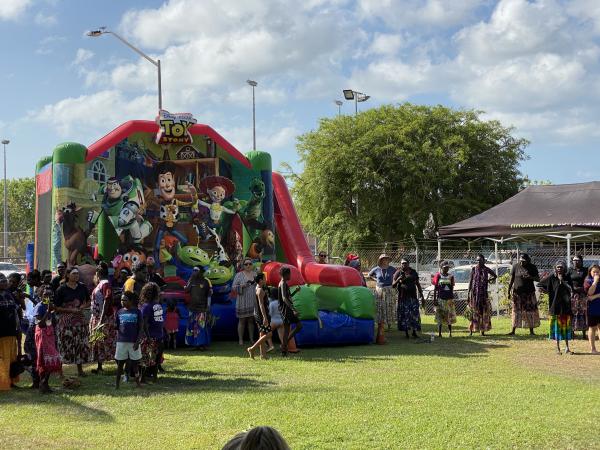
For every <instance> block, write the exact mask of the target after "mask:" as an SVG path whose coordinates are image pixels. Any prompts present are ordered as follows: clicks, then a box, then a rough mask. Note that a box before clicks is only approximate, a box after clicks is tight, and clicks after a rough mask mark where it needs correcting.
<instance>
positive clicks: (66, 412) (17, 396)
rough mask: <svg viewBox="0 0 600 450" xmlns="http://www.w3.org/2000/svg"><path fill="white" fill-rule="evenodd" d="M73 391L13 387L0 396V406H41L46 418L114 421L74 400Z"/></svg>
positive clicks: (95, 409) (100, 410)
mask: <svg viewBox="0 0 600 450" xmlns="http://www.w3.org/2000/svg"><path fill="white" fill-rule="evenodd" d="M75 392H76V391H68V390H62V389H60V390H59V389H58V388H56V389H55V391H54V393H52V394H47V395H41V394H39V393H38V391H37V390H34V389H28V388H21V389H14V390H12V391H10V393H8V394H7V395H3V396H1V397H0V408H4V407H6V405H10V404H18V405H30V406H36V407H43V408H44V412H43V416H45V417H48V418H49V417H53V416H54V417H55V418H56V417H72V416H76V417H77V418H78V419H79V420H84V421H90V422H106V423H109V422H114V417H113V416H112V414H110V413H108V412H106V411H103V410H102V409H98V408H93V407H90V406H87V405H83V404H81V403H79V402H77V401H74V400H73V399H72V398H71V397H72V394H74V393H75ZM41 420H42V422H43V421H44V420H43V419H41ZM42 422H41V423H42Z"/></svg>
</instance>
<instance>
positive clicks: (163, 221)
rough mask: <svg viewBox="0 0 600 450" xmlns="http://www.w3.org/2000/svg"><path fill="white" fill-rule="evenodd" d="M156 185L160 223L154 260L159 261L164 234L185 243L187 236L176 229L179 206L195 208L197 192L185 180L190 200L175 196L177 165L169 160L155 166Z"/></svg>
mask: <svg viewBox="0 0 600 450" xmlns="http://www.w3.org/2000/svg"><path fill="white" fill-rule="evenodd" d="M156 185H157V188H158V197H159V199H160V212H159V218H160V221H159V223H160V225H159V229H158V231H157V233H156V239H155V241H154V260H155V261H157V262H158V261H160V247H161V242H162V240H163V238H164V236H165V234H170V235H172V236H175V237H176V238H177V239H178V240H179V242H181V243H182V244H183V245H187V243H188V239H187V237H186V236H185V235H184V234H183V233H181V232H179V231H178V230H177V229H176V225H177V221H178V216H179V208H180V207H181V206H189V207H191V208H192V210H195V209H197V204H198V192H197V191H196V188H195V187H194V185H193V184H192V183H189V182H186V185H185V188H184V191H185V192H186V193H188V194H189V196H190V201H181V200H177V199H176V198H175V195H176V190H177V166H176V165H175V164H174V163H173V162H171V161H163V162H161V163H159V164H157V166H156Z"/></svg>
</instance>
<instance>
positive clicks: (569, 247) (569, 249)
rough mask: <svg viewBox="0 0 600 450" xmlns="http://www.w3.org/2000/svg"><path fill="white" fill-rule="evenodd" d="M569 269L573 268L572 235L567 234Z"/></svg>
mask: <svg viewBox="0 0 600 450" xmlns="http://www.w3.org/2000/svg"><path fill="white" fill-rule="evenodd" d="M567 268H571V233H567Z"/></svg>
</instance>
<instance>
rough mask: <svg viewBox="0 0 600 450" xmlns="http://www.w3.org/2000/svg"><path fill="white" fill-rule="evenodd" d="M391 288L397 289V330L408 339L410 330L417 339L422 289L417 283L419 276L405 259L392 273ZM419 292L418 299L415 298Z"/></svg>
mask: <svg viewBox="0 0 600 450" xmlns="http://www.w3.org/2000/svg"><path fill="white" fill-rule="evenodd" d="M392 286H394V287H396V288H397V289H398V330H400V331H404V333H405V334H406V338H407V339H408V338H409V334H408V333H409V331H411V330H412V336H413V337H414V338H417V337H419V336H418V335H417V331H421V314H420V312H419V299H420V300H421V304H423V303H424V302H425V300H424V299H423V289H421V283H419V274H418V273H417V271H416V270H414V269H413V268H412V267H410V263H409V262H408V260H407V259H404V258H402V261H400V268H399V269H398V270H397V271H396V272H395V273H394V278H393V281H392ZM417 291H419V298H417Z"/></svg>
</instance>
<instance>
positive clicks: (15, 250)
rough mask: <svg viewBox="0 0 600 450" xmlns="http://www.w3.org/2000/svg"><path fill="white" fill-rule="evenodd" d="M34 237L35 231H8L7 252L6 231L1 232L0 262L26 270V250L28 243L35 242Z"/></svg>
mask: <svg viewBox="0 0 600 450" xmlns="http://www.w3.org/2000/svg"><path fill="white" fill-rule="evenodd" d="M34 238H35V232H33V231H10V232H8V233H6V252H5V247H4V233H0V264H2V263H4V264H13V265H15V266H16V267H17V268H18V269H19V271H25V265H26V261H25V250H26V248H27V244H29V243H31V242H33V241H34ZM7 267H8V266H7ZM0 270H3V269H0ZM7 270H8V269H7Z"/></svg>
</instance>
